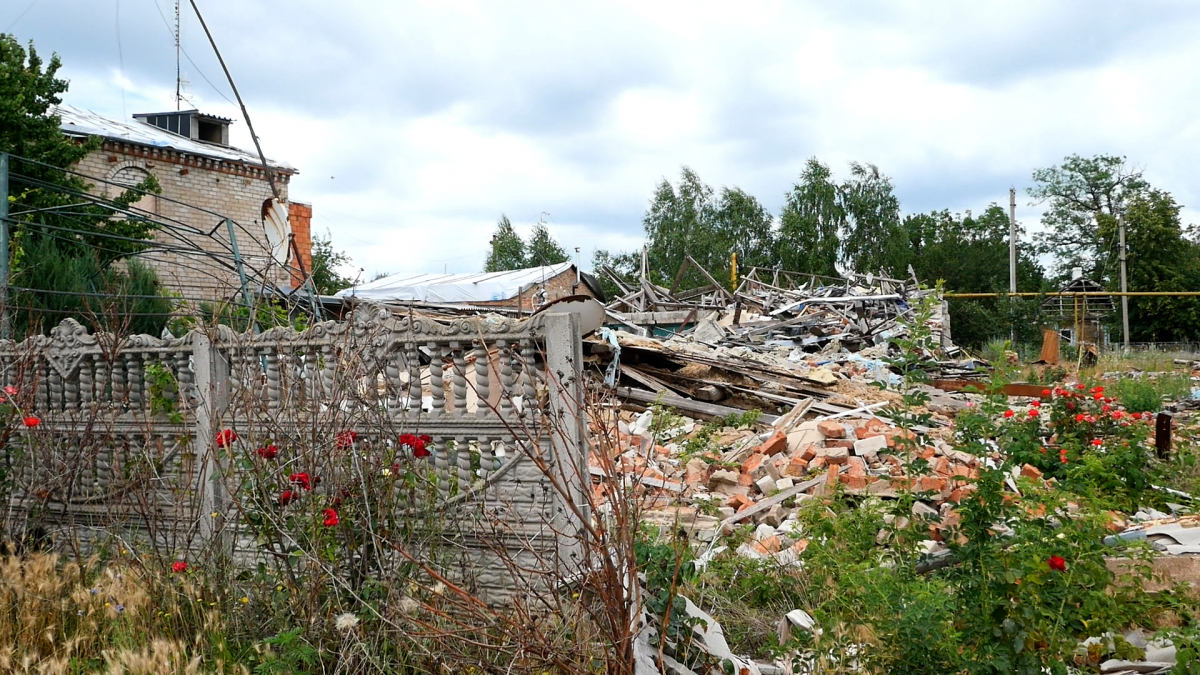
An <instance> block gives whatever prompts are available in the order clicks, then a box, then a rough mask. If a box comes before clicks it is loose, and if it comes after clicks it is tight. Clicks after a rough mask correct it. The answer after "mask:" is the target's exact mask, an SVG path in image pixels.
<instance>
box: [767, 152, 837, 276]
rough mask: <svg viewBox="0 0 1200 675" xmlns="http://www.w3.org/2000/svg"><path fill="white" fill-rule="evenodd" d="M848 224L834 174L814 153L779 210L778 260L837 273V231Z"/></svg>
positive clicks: (792, 266) (813, 271)
mask: <svg viewBox="0 0 1200 675" xmlns="http://www.w3.org/2000/svg"><path fill="white" fill-rule="evenodd" d="M845 226H846V212H845V210H844V208H843V205H842V199H841V191H840V189H839V188H838V186H837V184H835V183H834V182H833V174H832V173H831V172H830V170H829V167H828V166H825V165H824V164H822V163H821V162H820V161H819V160H817V158H816V157H812V158H810V159H809V160H808V161H807V162H806V163H805V165H804V171H803V172H801V174H800V181H799V182H798V183H796V184H795V185H793V186H792V189H791V191H790V192H788V193H787V196H786V198H785V201H784V204H783V210H782V211H781V212H780V214H779V240H778V241H779V251H778V260H779V262H780V263H781V264H782V266H783V269H785V270H789V271H793V272H806V273H808V274H820V275H824V276H836V275H837V261H838V249H839V240H838V234H839V233H840V232H841V231H842V230H843V229H844V228H845Z"/></svg>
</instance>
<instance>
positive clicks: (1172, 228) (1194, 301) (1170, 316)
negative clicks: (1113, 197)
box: [1098, 188, 1200, 342]
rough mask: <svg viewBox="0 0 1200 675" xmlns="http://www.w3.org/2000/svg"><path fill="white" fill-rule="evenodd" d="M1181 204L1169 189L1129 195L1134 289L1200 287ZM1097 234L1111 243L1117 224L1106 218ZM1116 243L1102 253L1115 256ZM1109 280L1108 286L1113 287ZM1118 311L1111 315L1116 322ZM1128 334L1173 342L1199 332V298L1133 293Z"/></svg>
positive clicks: (1198, 255)
mask: <svg viewBox="0 0 1200 675" xmlns="http://www.w3.org/2000/svg"><path fill="white" fill-rule="evenodd" d="M1180 208H1181V207H1180V205H1179V204H1177V203H1175V199H1174V198H1173V197H1172V196H1171V195H1170V194H1169V193H1167V192H1163V191H1161V190H1156V189H1153V188H1147V189H1145V190H1141V191H1139V192H1138V193H1137V194H1134V195H1131V196H1130V197H1129V199H1128V203H1127V208H1126V218H1125V241H1126V245H1127V246H1128V250H1129V256H1128V260H1127V263H1126V264H1127V266H1128V277H1129V288H1130V289H1131V290H1138V291H1194V290H1200V247H1198V246H1197V245H1196V244H1195V243H1194V242H1192V241H1189V240H1188V239H1187V238H1186V237H1185V236H1184V231H1183V227H1182V225H1181V223H1180V219H1179V211H1180ZM1102 222H1103V225H1102V226H1101V228H1100V231H1099V232H1098V234H1099V239H1100V240H1101V241H1103V242H1106V244H1107V242H1115V241H1117V237H1116V232H1115V228H1116V223H1115V222H1113V221H1112V220H1111V219H1105V220H1104V221H1102ZM1117 248H1118V247H1117V246H1112V247H1109V249H1108V250H1106V251H1105V252H1104V254H1105V257H1106V258H1109V259H1116V257H1117ZM1114 284H1115V282H1110V284H1109V285H1110V287H1116V286H1115V285H1114ZM1118 319H1119V315H1114V316H1113V320H1114V323H1115V322H1116V320H1118ZM1129 328H1130V339H1131V340H1134V341H1137V342H1177V341H1186V340H1195V339H1197V338H1198V337H1200V299H1198V298H1192V297H1175V298H1172V297H1135V298H1130V300H1129Z"/></svg>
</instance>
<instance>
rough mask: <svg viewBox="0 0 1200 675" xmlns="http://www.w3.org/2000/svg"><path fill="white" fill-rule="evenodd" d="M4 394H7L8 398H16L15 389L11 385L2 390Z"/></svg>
mask: <svg viewBox="0 0 1200 675" xmlns="http://www.w3.org/2000/svg"><path fill="white" fill-rule="evenodd" d="M4 393H6V394H8V395H9V396H16V395H17V388H16V387H14V386H12V385H11V384H10V385H8V386H7V387H5V388H4Z"/></svg>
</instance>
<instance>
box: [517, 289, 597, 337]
mask: <svg viewBox="0 0 1200 675" xmlns="http://www.w3.org/2000/svg"><path fill="white" fill-rule="evenodd" d="M538 314H578V315H579V330H580V333H581V334H582V335H587V334H589V333H591V332H592V331H594V330H596V329H597V328H599V327H600V326H602V325H604V317H605V311H604V305H602V304H600V302H599V301H597V300H596V299H595V298H593V297H592V296H590V295H568V296H567V297H565V298H559V299H558V300H555V301H553V302H550V303H547V304H545V305H542V307H541V308H539V309H538V310H537V311H536V312H534V316H537V315H538Z"/></svg>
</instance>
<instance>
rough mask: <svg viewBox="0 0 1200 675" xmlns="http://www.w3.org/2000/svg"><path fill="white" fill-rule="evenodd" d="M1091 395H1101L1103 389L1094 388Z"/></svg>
mask: <svg viewBox="0 0 1200 675" xmlns="http://www.w3.org/2000/svg"><path fill="white" fill-rule="evenodd" d="M1092 393H1093V394H1103V393H1104V387H1094V388H1093V389H1092Z"/></svg>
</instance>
